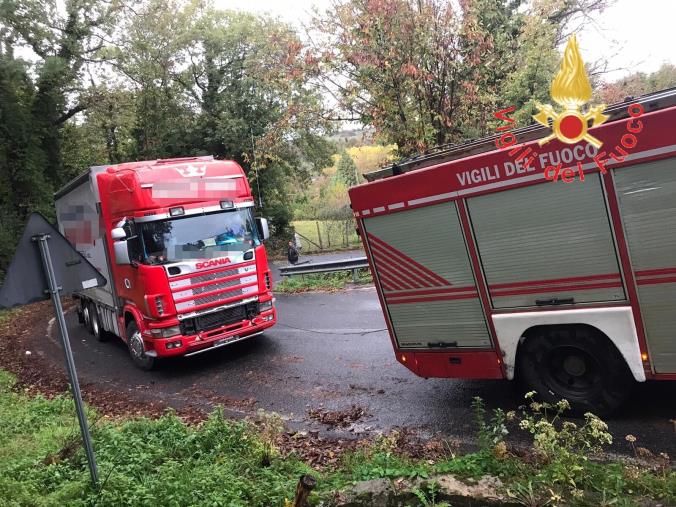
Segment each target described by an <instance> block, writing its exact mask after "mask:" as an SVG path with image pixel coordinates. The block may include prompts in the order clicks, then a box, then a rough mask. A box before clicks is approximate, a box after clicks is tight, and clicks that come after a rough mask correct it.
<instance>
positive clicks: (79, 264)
mask: <svg viewBox="0 0 676 507" xmlns="http://www.w3.org/2000/svg"><path fill="white" fill-rule="evenodd" d="M43 234H48V235H49V240H48V245H49V250H50V253H51V258H52V262H53V267H54V272H55V274H56V279H57V282H58V286H59V287H60V291H59V293H60V294H61V295H66V294H70V293H72V292H74V291H78V290H82V289H87V288H89V287H96V286H101V285H105V284H106V279H105V278H104V277H103V275H101V273H99V272H98V271H97V270H96V268H94V266H92V265H91V264H90V263H89V262H88V261H87V259H85V258H84V257H83V256H82V255H81V254H80V253H79V252H78V251H77V250H75V249H74V248H73V247H72V246H71V244H70V243H69V242H68V240H67V239H66V238H64V237H63V236H62V235H61V233H59V231H57V230H56V229H55V228H54V226H52V225H51V224H50V223H49V222H48V221H47V220H46V219H45V217H43V216H42V215H41V214H39V213H32V214H31V215H30V217H29V218H28V223H27V224H26V229H25V230H24V233H23V236H21V240H20V241H19V245H18V246H17V249H16V252H15V253H14V258H13V259H12V263H11V264H10V265H9V268H8V269H7V276H6V277H5V280H4V283H3V285H2V287H1V288H0V308H9V307H12V306H18V305H23V304H27V303H33V302H35V301H41V300H43V299H49V296H50V295H49V293H47V292H45V289H46V288H47V280H46V277H45V274H44V270H43V268H42V260H41V259H40V250H39V249H38V245H37V244H36V243H35V241H33V239H32V238H33V237H34V236H40V235H43Z"/></svg>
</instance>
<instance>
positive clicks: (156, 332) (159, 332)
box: [150, 326, 181, 338]
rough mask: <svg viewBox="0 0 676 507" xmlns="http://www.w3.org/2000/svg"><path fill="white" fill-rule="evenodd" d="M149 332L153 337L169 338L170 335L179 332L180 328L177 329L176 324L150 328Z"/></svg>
mask: <svg viewBox="0 0 676 507" xmlns="http://www.w3.org/2000/svg"><path fill="white" fill-rule="evenodd" d="M150 334H151V335H153V336H154V337H155V338H169V337H171V336H176V335H177V334H181V330H180V329H179V327H178V326H171V327H162V328H157V329H151V330H150Z"/></svg>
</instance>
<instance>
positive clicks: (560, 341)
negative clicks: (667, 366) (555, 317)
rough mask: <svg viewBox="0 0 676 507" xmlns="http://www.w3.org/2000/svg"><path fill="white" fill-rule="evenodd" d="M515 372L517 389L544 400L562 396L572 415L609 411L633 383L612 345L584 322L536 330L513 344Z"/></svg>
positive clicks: (627, 392)
mask: <svg viewBox="0 0 676 507" xmlns="http://www.w3.org/2000/svg"><path fill="white" fill-rule="evenodd" d="M516 373H517V377H518V380H519V382H520V385H521V387H522V389H523V390H525V391H537V393H538V395H539V397H540V399H541V400H542V401H546V402H549V403H555V402H557V401H558V400H561V399H564V398H565V399H566V400H568V402H569V403H570V406H571V409H572V410H571V412H572V413H573V415H576V416H582V415H584V414H585V413H586V412H592V413H594V414H596V415H598V416H602V417H605V416H607V415H609V414H611V413H612V412H613V411H615V409H617V408H618V407H619V406H620V405H621V404H622V402H623V401H624V400H625V398H626V397H627V395H628V394H629V393H630V392H631V388H632V387H633V385H634V379H633V377H632V376H631V373H630V371H629V369H628V367H627V364H626V362H625V361H624V358H623V357H622V355H621V354H620V353H619V351H618V350H617V348H615V346H614V345H613V344H612V343H611V342H610V341H609V340H608V338H607V337H606V336H604V335H603V334H602V333H600V332H599V331H597V330H595V329H594V328H592V327H588V326H578V325H567V326H558V327H543V328H539V329H536V330H535V331H534V332H533V333H531V334H530V335H529V336H528V337H527V338H526V341H525V342H524V343H523V344H522V345H521V347H520V348H519V352H518V357H517V372H516Z"/></svg>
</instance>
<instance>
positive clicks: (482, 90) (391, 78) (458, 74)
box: [315, 0, 607, 156]
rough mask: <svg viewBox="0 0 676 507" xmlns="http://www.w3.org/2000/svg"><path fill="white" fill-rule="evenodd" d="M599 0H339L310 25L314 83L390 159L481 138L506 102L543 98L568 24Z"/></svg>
mask: <svg viewBox="0 0 676 507" xmlns="http://www.w3.org/2000/svg"><path fill="white" fill-rule="evenodd" d="M606 4H607V2H606V1H604V0H601V1H599V0H568V1H558V0H542V1H537V2H523V1H520V0H516V1H508V0H502V1H495V0H474V1H471V2H450V1H447V0H415V1H414V0H377V1H371V2H363V1H361V0H342V1H339V2H336V3H335V4H334V5H333V7H332V8H331V9H330V10H329V12H328V13H326V15H324V16H322V17H320V18H318V19H317V20H316V22H315V30H316V31H317V32H319V34H320V35H319V37H317V38H316V40H320V41H323V43H322V44H318V45H317V47H316V48H315V49H316V61H317V65H318V68H319V69H321V72H322V73H323V74H324V75H326V76H327V79H325V81H324V83H325V85H326V88H327V89H328V90H329V92H330V93H331V94H332V95H333V96H335V97H337V98H338V101H339V105H340V106H341V110H340V111H339V113H338V115H340V116H344V115H345V113H347V114H348V115H349V116H350V119H357V120H360V121H361V122H362V123H363V124H365V125H368V126H372V127H374V128H375V130H376V135H377V137H379V138H380V139H383V140H385V141H387V142H390V143H394V144H396V145H397V147H398V152H399V154H400V155H404V156H408V155H411V154H412V153H416V152H420V151H423V150H426V149H428V148H430V147H432V146H438V145H442V144H446V143H454V142H458V141H461V140H463V139H467V138H472V137H477V136H480V135H482V134H486V133H487V132H489V131H490V130H491V129H492V128H493V125H492V123H493V122H492V113H493V112H494V111H496V110H499V109H502V108H504V107H508V106H511V105H516V106H517V107H518V108H520V110H519V114H518V115H517V119H518V120H520V121H525V120H528V123H530V121H529V120H530V109H531V108H532V105H533V102H534V101H535V100H542V99H543V98H545V97H547V96H548V92H549V83H550V82H551V78H552V77H553V75H554V72H555V70H556V66H557V65H558V61H559V56H558V52H557V47H558V46H559V44H560V43H561V41H562V36H563V32H564V30H565V27H566V26H567V25H568V24H569V22H570V21H571V20H573V19H576V18H577V19H580V18H582V19H583V20H584V19H586V18H587V17H588V16H589V14H590V13H592V12H595V11H599V10H602V9H603V8H604V7H605V6H606Z"/></svg>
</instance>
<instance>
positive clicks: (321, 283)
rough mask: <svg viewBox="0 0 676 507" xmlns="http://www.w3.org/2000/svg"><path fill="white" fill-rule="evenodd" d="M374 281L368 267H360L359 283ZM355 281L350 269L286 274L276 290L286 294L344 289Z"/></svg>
mask: <svg viewBox="0 0 676 507" xmlns="http://www.w3.org/2000/svg"><path fill="white" fill-rule="evenodd" d="M372 282H373V279H372V278H371V273H369V270H368V269H360V270H359V271H358V275H357V284H367V283H372ZM353 283H354V282H353V280H352V272H350V271H345V272H337V273H317V274H312V275H295V276H285V277H284V278H283V279H282V280H281V281H280V282H278V283H276V284H275V286H274V291H275V292H279V293H286V294H293V293H297V292H309V291H315V290H323V291H332V290H340V289H344V288H345V287H347V286H349V285H352V284H353Z"/></svg>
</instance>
